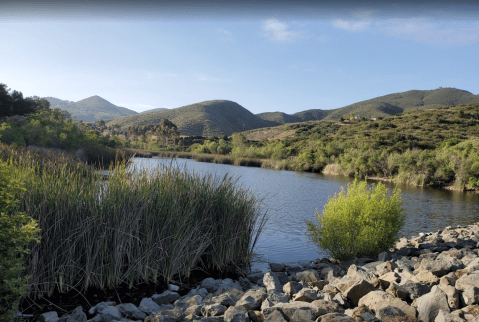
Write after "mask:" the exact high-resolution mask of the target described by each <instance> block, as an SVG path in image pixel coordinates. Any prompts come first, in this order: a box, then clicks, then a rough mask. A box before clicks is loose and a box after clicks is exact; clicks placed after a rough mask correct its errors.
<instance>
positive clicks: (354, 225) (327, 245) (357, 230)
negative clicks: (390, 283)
mask: <svg viewBox="0 0 479 322" xmlns="http://www.w3.org/2000/svg"><path fill="white" fill-rule="evenodd" d="M387 192H388V190H387V188H386V187H385V186H384V185H383V184H381V183H378V184H377V185H373V186H372V187H371V189H368V188H367V183H366V181H361V182H359V181H357V180H355V181H354V182H353V183H351V184H349V185H348V191H347V193H346V192H345V191H344V188H341V192H340V193H339V194H335V195H334V197H333V198H330V199H329V201H328V203H327V204H326V205H325V206H324V211H323V213H322V214H319V213H316V216H317V218H318V221H319V225H318V226H317V225H315V224H314V223H312V222H311V221H310V222H308V236H309V238H310V239H311V240H312V241H313V242H314V243H316V244H317V245H318V246H319V247H321V248H323V249H325V250H328V251H329V252H330V254H331V256H332V257H333V258H336V259H340V260H344V259H348V258H352V257H355V256H358V257H363V256H372V255H377V254H379V253H380V252H382V251H387V250H388V249H389V248H391V247H392V246H394V243H395V242H396V240H397V238H398V233H399V230H400V229H401V228H402V226H403V225H404V222H405V215H404V214H403V208H402V199H401V191H400V190H399V189H398V188H395V189H394V192H393V194H392V195H391V196H389V197H388V194H387Z"/></svg>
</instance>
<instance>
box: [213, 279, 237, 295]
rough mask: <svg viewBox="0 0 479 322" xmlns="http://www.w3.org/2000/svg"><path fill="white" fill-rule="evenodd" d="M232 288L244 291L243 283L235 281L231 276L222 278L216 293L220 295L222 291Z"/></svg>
mask: <svg viewBox="0 0 479 322" xmlns="http://www.w3.org/2000/svg"><path fill="white" fill-rule="evenodd" d="M232 290H237V291H240V292H243V291H242V287H241V284H240V283H239V282H238V281H233V280H232V279H231V278H225V279H223V280H221V282H220V284H219V285H218V290H216V292H215V295H219V294H220V293H224V292H226V291H232ZM235 296H236V295H235ZM241 296H243V294H241ZM241 296H239V297H241ZM236 297H238V296H236Z"/></svg>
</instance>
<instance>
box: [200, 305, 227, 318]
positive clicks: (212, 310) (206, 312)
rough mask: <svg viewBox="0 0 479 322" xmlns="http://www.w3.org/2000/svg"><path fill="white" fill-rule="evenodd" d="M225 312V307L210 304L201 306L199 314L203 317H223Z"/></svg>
mask: <svg viewBox="0 0 479 322" xmlns="http://www.w3.org/2000/svg"><path fill="white" fill-rule="evenodd" d="M225 312H226V307H225V306H223V305H221V304H211V305H206V306H203V308H202V309H201V314H203V316H205V317H209V316H218V315H223V314H224V313H225Z"/></svg>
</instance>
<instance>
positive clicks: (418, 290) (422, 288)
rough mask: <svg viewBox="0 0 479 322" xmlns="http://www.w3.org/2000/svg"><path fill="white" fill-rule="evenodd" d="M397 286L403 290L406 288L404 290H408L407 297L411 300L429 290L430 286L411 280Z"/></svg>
mask: <svg viewBox="0 0 479 322" xmlns="http://www.w3.org/2000/svg"><path fill="white" fill-rule="evenodd" d="M399 286H401V288H402V289H403V290H406V292H408V294H409V298H410V299H411V300H415V299H416V298H418V297H421V296H423V295H424V294H427V293H429V292H430V291H431V287H429V286H428V285H424V284H419V283H415V282H413V281H411V280H409V281H406V282H405V283H403V284H400V285H399Z"/></svg>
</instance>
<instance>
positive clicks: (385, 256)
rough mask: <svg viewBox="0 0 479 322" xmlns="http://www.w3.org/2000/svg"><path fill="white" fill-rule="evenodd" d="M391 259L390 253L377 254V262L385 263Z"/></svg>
mask: <svg viewBox="0 0 479 322" xmlns="http://www.w3.org/2000/svg"><path fill="white" fill-rule="evenodd" d="M391 258H392V257H391V253H390V252H382V253H379V255H378V260H379V261H381V262H385V261H388V260H390V259H391Z"/></svg>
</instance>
